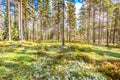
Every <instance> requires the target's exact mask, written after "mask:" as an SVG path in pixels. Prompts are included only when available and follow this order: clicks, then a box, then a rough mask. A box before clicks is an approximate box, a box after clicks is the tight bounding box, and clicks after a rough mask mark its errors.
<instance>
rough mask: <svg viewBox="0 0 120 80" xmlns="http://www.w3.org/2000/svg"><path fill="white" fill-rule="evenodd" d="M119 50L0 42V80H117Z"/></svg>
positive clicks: (56, 44)
mask: <svg viewBox="0 0 120 80" xmlns="http://www.w3.org/2000/svg"><path fill="white" fill-rule="evenodd" d="M119 79H120V48H112V47H104V46H101V47H98V46H92V45H86V44H80V43H66V46H65V47H61V43H59V42H54V41H53V42H52V41H51V42H49V41H48V42H15V41H13V42H6V41H1V42H0V80H119Z"/></svg>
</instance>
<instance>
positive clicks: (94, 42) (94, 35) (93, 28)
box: [93, 7, 96, 45]
mask: <svg viewBox="0 0 120 80" xmlns="http://www.w3.org/2000/svg"><path fill="white" fill-rule="evenodd" d="M95 37H96V35H95V7H94V11H93V45H95Z"/></svg>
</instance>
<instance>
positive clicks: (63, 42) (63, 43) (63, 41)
mask: <svg viewBox="0 0 120 80" xmlns="http://www.w3.org/2000/svg"><path fill="white" fill-rule="evenodd" d="M64 12H65V0H63V27H62V46H64V45H65V40H64V19H65V16H64V14H65V13H64Z"/></svg>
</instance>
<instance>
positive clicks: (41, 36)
mask: <svg viewBox="0 0 120 80" xmlns="http://www.w3.org/2000/svg"><path fill="white" fill-rule="evenodd" d="M40 25H41V26H40V39H41V40H43V27H42V19H41V20H40Z"/></svg>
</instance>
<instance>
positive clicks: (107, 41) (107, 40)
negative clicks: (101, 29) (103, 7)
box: [106, 12, 109, 46]
mask: <svg viewBox="0 0 120 80" xmlns="http://www.w3.org/2000/svg"><path fill="white" fill-rule="evenodd" d="M108 27H109V25H108V12H107V25H106V28H107V36H106V37H107V39H106V43H107V44H106V45H107V46H109V29H108Z"/></svg>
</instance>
